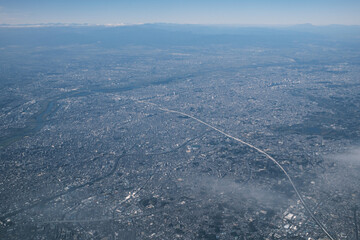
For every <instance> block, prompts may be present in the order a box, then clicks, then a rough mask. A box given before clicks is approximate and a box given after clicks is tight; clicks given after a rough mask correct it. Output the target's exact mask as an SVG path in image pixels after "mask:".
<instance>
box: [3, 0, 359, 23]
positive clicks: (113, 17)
mask: <svg viewBox="0 0 360 240" xmlns="http://www.w3.org/2000/svg"><path fill="white" fill-rule="evenodd" d="M160 22H161V23H184V24H237V25H293V24H304V23H311V24H314V25H328V24H345V25H360V0H0V24H37V23H81V24H82V23H88V24H121V23H123V24H139V23H160Z"/></svg>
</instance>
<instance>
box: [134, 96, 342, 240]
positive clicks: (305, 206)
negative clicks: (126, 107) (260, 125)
mask: <svg viewBox="0 0 360 240" xmlns="http://www.w3.org/2000/svg"><path fill="white" fill-rule="evenodd" d="M135 102H138V103H142V104H147V105H152V106H155V107H156V108H158V109H159V110H162V111H164V112H167V113H174V114H178V115H182V116H185V117H188V118H191V119H193V120H195V121H197V122H199V123H201V124H203V125H205V126H207V127H209V128H211V129H213V130H215V131H217V132H218V133H220V134H222V135H224V136H226V137H228V138H231V139H233V140H235V141H237V142H239V143H241V144H244V145H246V146H248V147H250V148H252V149H254V150H256V151H257V152H259V153H261V154H263V155H264V156H265V157H266V158H268V159H269V160H271V161H272V162H273V163H275V164H276V166H278V167H279V168H280V170H281V171H282V172H283V173H284V174H285V176H286V177H287V179H288V180H289V182H290V184H291V186H292V188H293V189H294V191H295V193H296V195H297V197H298V198H299V200H300V202H301V204H302V205H303V206H304V208H305V209H306V211H307V212H308V213H309V215H310V216H311V218H312V219H313V220H314V221H315V223H316V224H317V225H318V226H319V227H320V228H321V230H322V231H323V232H324V233H325V234H326V236H327V237H328V238H330V239H331V240H335V238H333V237H332V236H331V235H330V233H329V232H328V230H327V229H326V228H325V226H324V225H323V224H322V223H321V222H320V221H319V220H318V219H317V218H316V217H315V215H314V214H313V212H312V211H311V210H310V208H309V207H308V205H307V204H306V202H305V200H304V199H303V197H302V196H301V195H300V193H299V191H298V189H297V187H296V185H295V184H294V182H293V180H292V178H291V177H290V175H289V174H288V172H287V171H286V170H285V169H284V168H283V166H282V165H281V164H280V163H279V162H278V161H277V160H276V159H274V158H273V157H271V156H270V155H269V154H268V153H267V152H265V151H263V150H261V149H260V148H257V147H255V146H254V145H252V144H250V143H248V142H245V141H243V140H241V139H239V138H237V137H234V136H232V135H230V134H228V133H226V132H224V131H222V130H220V129H218V128H216V127H214V126H212V125H210V124H209V123H206V122H204V121H202V120H200V119H198V118H196V117H194V116H191V115H189V114H187V113H183V112H180V111H176V110H171V109H168V108H164V107H161V106H159V105H157V104H155V103H152V102H147V101H142V100H135Z"/></svg>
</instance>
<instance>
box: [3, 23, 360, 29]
mask: <svg viewBox="0 0 360 240" xmlns="http://www.w3.org/2000/svg"><path fill="white" fill-rule="evenodd" d="M161 24H163V25H192V26H223V27H292V26H312V27H326V26H344V27H354V26H360V24H338V23H330V24H312V23H296V24H238V23H172V22H147V23H103V24H97V23H62V22H58V23H51V22H50V23H0V27H9V28H11V27H14V28H15V27H76V26H78V27H122V26H138V25H161Z"/></svg>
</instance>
